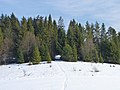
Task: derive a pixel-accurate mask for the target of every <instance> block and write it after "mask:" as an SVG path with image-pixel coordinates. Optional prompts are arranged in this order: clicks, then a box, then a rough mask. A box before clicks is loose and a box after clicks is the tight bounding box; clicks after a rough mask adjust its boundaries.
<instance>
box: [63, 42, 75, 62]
mask: <svg viewBox="0 0 120 90" xmlns="http://www.w3.org/2000/svg"><path fill="white" fill-rule="evenodd" d="M62 59H63V60H65V61H73V51H72V48H71V46H70V45H69V44H65V46H64V47H63V55H62Z"/></svg>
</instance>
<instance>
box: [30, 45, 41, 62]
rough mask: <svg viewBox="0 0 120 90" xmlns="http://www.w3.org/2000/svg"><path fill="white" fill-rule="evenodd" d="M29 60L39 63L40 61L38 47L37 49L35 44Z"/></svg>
mask: <svg viewBox="0 0 120 90" xmlns="http://www.w3.org/2000/svg"><path fill="white" fill-rule="evenodd" d="M31 61H32V63H33V64H39V63H40V61H41V56H40V52H39V49H38V47H37V46H35V47H34V49H33V53H32V57H31Z"/></svg>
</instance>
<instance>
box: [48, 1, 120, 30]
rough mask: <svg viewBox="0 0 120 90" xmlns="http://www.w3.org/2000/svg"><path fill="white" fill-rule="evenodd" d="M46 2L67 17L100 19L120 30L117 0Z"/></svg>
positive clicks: (119, 6) (119, 5)
mask: <svg viewBox="0 0 120 90" xmlns="http://www.w3.org/2000/svg"><path fill="white" fill-rule="evenodd" d="M47 3H48V4H50V5H52V6H54V7H55V8H57V9H58V12H59V11H60V12H61V13H63V14H65V15H66V16H67V15H68V17H72V18H76V19H77V18H86V19H88V21H89V19H91V20H94V21H97V20H100V19H101V20H100V21H102V22H105V23H107V24H108V25H110V26H113V27H114V28H116V29H117V30H120V25H119V24H120V10H119V8H120V4H119V3H120V1H119V0H99V1H98V0H59V1H56V0H51V2H47ZM78 21H79V20H78Z"/></svg>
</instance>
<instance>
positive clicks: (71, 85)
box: [0, 61, 120, 90]
mask: <svg viewBox="0 0 120 90" xmlns="http://www.w3.org/2000/svg"><path fill="white" fill-rule="evenodd" d="M119 80H120V66H119V65H113V64H96V63H86V62H62V61H61V62H60V61H53V62H52V63H51V64H46V63H45V62H42V64H39V65H31V66H29V65H28V64H27V63H25V64H20V65H19V64H11V65H2V66H0V90H120V85H119V82H120V81H119Z"/></svg>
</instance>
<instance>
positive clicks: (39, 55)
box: [0, 13, 120, 64]
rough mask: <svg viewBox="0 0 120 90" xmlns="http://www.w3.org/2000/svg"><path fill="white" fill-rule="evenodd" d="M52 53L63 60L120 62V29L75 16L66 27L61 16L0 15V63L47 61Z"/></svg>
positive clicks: (52, 58) (52, 55)
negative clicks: (76, 19)
mask: <svg viewBox="0 0 120 90" xmlns="http://www.w3.org/2000/svg"><path fill="white" fill-rule="evenodd" d="M55 55H61V56H62V57H61V59H62V60H64V61H70V62H76V61H85V62H96V63H97V62H100V63H115V64H120V32H116V30H115V29H114V28H113V27H111V26H110V27H108V28H106V26H105V24H104V23H98V22H95V23H94V24H93V23H89V22H88V21H87V22H86V24H85V25H82V24H81V23H78V22H76V21H75V20H74V19H73V20H71V21H70V22H69V26H68V30H65V26H64V20H63V18H62V17H60V18H59V20H58V21H56V20H53V19H52V16H51V15H49V16H48V17H42V16H37V17H35V18H32V17H29V18H25V17H22V19H21V20H19V19H18V18H17V17H16V16H15V15H14V13H12V14H11V15H10V16H8V15H4V14H2V15H1V16H0V64H10V63H26V62H32V63H33V64H38V63H40V62H41V61H47V62H48V63H50V62H51V61H52V60H54V57H55Z"/></svg>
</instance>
